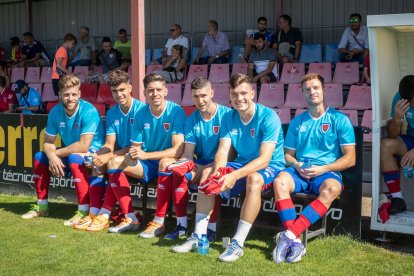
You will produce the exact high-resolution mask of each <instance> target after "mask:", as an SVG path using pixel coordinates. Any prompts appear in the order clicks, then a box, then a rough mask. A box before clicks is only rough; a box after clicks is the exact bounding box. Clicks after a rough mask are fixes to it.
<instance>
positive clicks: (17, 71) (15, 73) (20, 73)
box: [10, 67, 24, 82]
mask: <svg viewBox="0 0 414 276" xmlns="http://www.w3.org/2000/svg"><path fill="white" fill-rule="evenodd" d="M10 80H11V82H16V81H18V80H24V68H19V67H15V68H12V71H11V76H10Z"/></svg>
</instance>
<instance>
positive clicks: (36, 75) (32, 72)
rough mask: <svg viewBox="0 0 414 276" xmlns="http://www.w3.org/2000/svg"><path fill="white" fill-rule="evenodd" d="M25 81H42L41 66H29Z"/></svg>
mask: <svg viewBox="0 0 414 276" xmlns="http://www.w3.org/2000/svg"><path fill="white" fill-rule="evenodd" d="M24 80H25V82H27V83H29V82H39V81H40V67H27V70H26V77H25V79H24Z"/></svg>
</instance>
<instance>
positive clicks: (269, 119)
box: [261, 110, 281, 143]
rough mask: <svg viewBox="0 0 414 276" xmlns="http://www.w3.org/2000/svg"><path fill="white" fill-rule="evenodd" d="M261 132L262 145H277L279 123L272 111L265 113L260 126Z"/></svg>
mask: <svg viewBox="0 0 414 276" xmlns="http://www.w3.org/2000/svg"><path fill="white" fill-rule="evenodd" d="M261 128H262V132H263V140H262V143H277V138H278V137H279V131H280V129H281V123H280V119H279V117H278V116H277V115H276V113H275V112H274V111H273V110H270V111H268V112H267V113H266V115H265V117H264V118H263V121H262V124H261Z"/></svg>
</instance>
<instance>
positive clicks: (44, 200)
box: [37, 199, 49, 205]
mask: <svg viewBox="0 0 414 276" xmlns="http://www.w3.org/2000/svg"><path fill="white" fill-rule="evenodd" d="M48 204H49V200H47V199H38V200H37V205H48Z"/></svg>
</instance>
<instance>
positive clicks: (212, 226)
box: [207, 222, 217, 232]
mask: <svg viewBox="0 0 414 276" xmlns="http://www.w3.org/2000/svg"><path fill="white" fill-rule="evenodd" d="M207 228H208V229H210V230H212V231H214V232H216V231H217V222H209V223H208V226H207Z"/></svg>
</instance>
